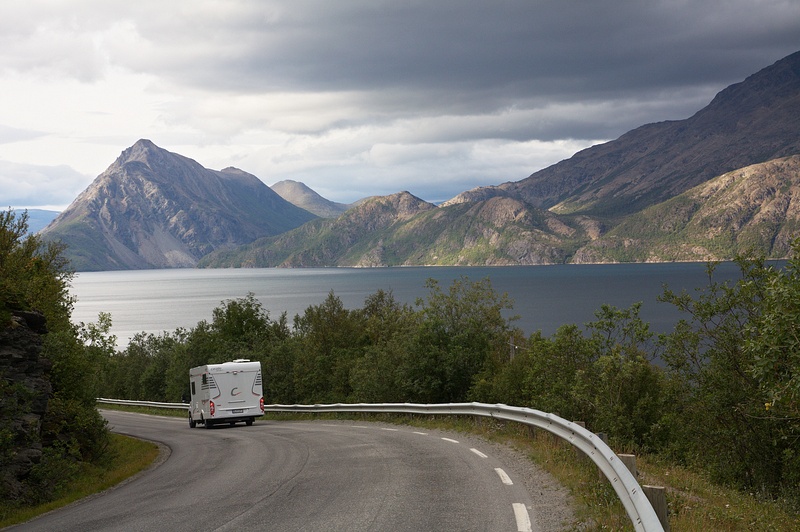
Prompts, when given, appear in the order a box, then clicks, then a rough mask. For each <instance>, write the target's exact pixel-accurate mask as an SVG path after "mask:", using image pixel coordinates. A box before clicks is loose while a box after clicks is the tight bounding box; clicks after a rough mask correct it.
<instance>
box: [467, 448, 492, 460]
mask: <svg viewBox="0 0 800 532" xmlns="http://www.w3.org/2000/svg"><path fill="white" fill-rule="evenodd" d="M470 451H472V452H473V453H475V454H477V455H478V456H480V457H481V458H489V457H488V456H486V455H485V454H483V453H482V452H480V451H479V450H478V449H470Z"/></svg>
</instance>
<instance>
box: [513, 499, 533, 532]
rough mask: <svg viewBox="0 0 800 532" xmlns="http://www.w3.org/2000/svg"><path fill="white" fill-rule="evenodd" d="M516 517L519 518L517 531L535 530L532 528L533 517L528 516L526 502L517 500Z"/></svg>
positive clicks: (515, 504) (531, 531)
mask: <svg viewBox="0 0 800 532" xmlns="http://www.w3.org/2000/svg"><path fill="white" fill-rule="evenodd" d="M513 506H514V518H515V519H516V520H517V532H533V528H531V519H530V517H528V509H527V508H526V507H525V505H524V504H522V503H519V502H515V503H514V504H513Z"/></svg>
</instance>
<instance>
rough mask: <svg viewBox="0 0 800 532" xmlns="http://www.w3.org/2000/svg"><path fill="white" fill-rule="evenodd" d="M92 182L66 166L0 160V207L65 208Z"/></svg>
mask: <svg viewBox="0 0 800 532" xmlns="http://www.w3.org/2000/svg"><path fill="white" fill-rule="evenodd" d="M89 181H91V179H90V178H89V177H88V176H86V175H84V174H81V173H79V172H76V171H75V170H73V169H72V168H70V167H68V166H39V165H31V164H20V163H12V162H9V161H3V160H0V206H2V207H37V206H66V205H69V204H70V203H71V202H72V200H74V199H75V197H76V196H77V195H78V194H79V193H80V192H81V191H82V190H83V189H84V188H85V187H86V184H87V183H88V182H89Z"/></svg>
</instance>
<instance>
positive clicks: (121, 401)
mask: <svg viewBox="0 0 800 532" xmlns="http://www.w3.org/2000/svg"><path fill="white" fill-rule="evenodd" d="M97 402H98V403H103V404H107V405H126V406H147V407H150V408H171V409H173V410H187V411H188V410H189V405H188V404H187V403H156V402H154V401H129V400H127V399H104V398H102V397H98V398H97Z"/></svg>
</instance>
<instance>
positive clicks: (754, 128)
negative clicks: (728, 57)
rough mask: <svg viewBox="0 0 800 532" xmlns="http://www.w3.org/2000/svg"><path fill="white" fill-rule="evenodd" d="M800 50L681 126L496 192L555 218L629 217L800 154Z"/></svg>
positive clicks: (643, 130)
mask: <svg viewBox="0 0 800 532" xmlns="http://www.w3.org/2000/svg"><path fill="white" fill-rule="evenodd" d="M798 124H800V52H797V53H794V54H792V55H790V56H788V57H786V58H784V59H781V60H780V61H778V62H776V63H775V64H773V65H771V66H769V67H767V68H765V69H763V70H761V71H759V72H758V73H756V74H753V75H752V76H749V77H748V78H747V79H745V80H744V81H742V82H741V83H737V84H734V85H731V86H730V87H728V88H726V89H724V90H723V91H721V92H720V93H719V94H717V96H716V97H715V98H714V100H713V101H712V102H711V103H710V104H709V105H708V106H706V107H705V108H704V109H702V110H700V111H699V112H697V113H696V114H695V115H694V116H692V117H691V118H688V119H686V120H677V121H669V122H660V123H655V124H648V125H645V126H642V127H640V128H637V129H634V130H632V131H630V132H628V133H626V134H624V135H622V136H621V137H620V138H618V139H617V140H614V141H611V142H608V143H605V144H601V145H598V146H593V147H591V148H588V149H585V150H582V151H580V152H578V153H576V154H575V155H574V156H573V157H571V158H570V159H567V160H564V161H561V162H560V163H557V164H555V165H553V166H550V167H548V168H545V169H543V170H540V171H538V172H536V173H534V174H532V175H531V176H530V177H528V178H526V179H523V180H522V181H518V182H512V183H505V184H503V185H500V187H499V188H500V190H502V191H504V192H506V193H511V194H513V195H515V196H517V197H519V198H521V199H524V200H525V201H527V202H528V203H530V204H531V205H534V206H537V207H543V208H547V209H550V210H552V211H554V212H559V213H584V214H590V215H600V216H619V215H625V214H630V213H632V212H636V211H638V210H641V209H642V208H645V207H647V206H649V205H653V204H656V203H659V202H661V201H663V200H664V199H666V198H668V197H672V196H675V195H677V194H680V193H682V192H685V191H686V190H688V189H690V188H691V187H693V186H696V185H698V184H700V183H702V182H704V181H706V180H708V179H711V178H713V177H715V176H718V175H720V174H723V173H725V172H730V171H732V170H735V169H737V168H742V167H745V166H748V165H751V164H757V163H761V162H765V161H768V160H771V159H775V158H779V157H785V156H788V155H794V154H797V153H800V126H798Z"/></svg>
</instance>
